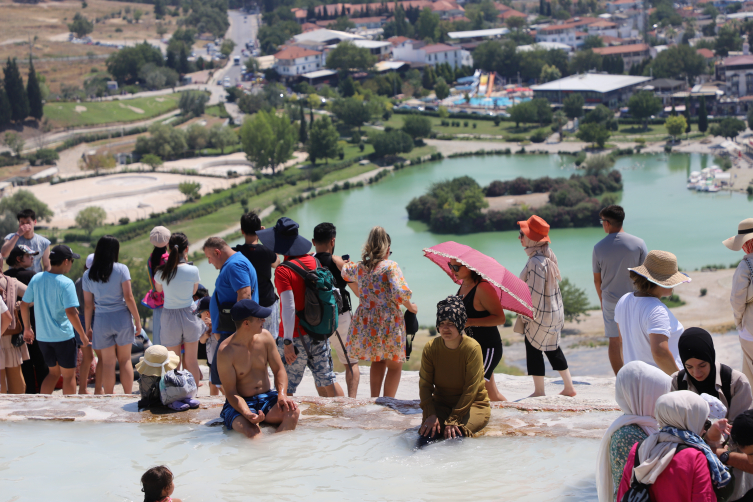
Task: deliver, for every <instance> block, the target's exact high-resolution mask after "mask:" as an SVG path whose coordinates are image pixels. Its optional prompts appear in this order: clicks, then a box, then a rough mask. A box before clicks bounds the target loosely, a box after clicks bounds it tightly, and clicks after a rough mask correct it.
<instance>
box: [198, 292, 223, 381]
mask: <svg viewBox="0 0 753 502" xmlns="http://www.w3.org/2000/svg"><path fill="white" fill-rule="evenodd" d="M209 300H210V298H209V297H208V296H206V297H204V298H201V299H200V300H199V302H198V304H197V306H196V315H197V316H199V317H200V318H201V320H202V321H204V325H205V326H206V331H204V334H203V335H201V338H199V343H205V344H206V345H207V364H208V365H209V368H210V370H211V368H212V365H213V364H216V362H215V357H216V353H217V346H218V345H219V335H217V334H216V333H212V317H211V316H210V315H209ZM223 394H224V392H223ZM209 395H210V396H219V395H220V389H219V388H218V387H217V386H216V385H214V384H213V383H211V382H210V383H209Z"/></svg>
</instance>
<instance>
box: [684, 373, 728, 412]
mask: <svg viewBox="0 0 753 502" xmlns="http://www.w3.org/2000/svg"><path fill="white" fill-rule="evenodd" d="M720 366H721V368H720V370H719V373H720V375H721V377H722V394H724V398H725V399H726V400H727V409H729V407H730V406H731V405H732V368H730V367H729V366H727V365H726V364H720ZM686 373H687V371H685V370H684V369H681V370H680V372H679V373H678V375H677V390H688V382H687V380H685V374H686Z"/></svg>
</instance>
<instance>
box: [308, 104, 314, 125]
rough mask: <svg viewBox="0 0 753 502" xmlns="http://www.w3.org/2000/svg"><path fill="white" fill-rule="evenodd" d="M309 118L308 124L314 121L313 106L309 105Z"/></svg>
mask: <svg viewBox="0 0 753 502" xmlns="http://www.w3.org/2000/svg"><path fill="white" fill-rule="evenodd" d="M309 119H311V120H309V124H313V123H314V107H313V106H310V107H309Z"/></svg>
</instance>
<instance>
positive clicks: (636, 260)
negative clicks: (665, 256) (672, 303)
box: [593, 205, 648, 375]
mask: <svg viewBox="0 0 753 502" xmlns="http://www.w3.org/2000/svg"><path fill="white" fill-rule="evenodd" d="M599 218H600V219H601V224H602V226H603V228H604V231H605V232H606V233H607V234H609V235H607V236H606V237H604V238H603V239H602V240H601V241H599V242H598V243H597V244H596V245H595V246H594V252H593V272H594V285H595V286H596V292H597V293H598V294H599V301H600V302H601V312H602V315H603V316H604V334H605V335H606V337H607V338H608V339H609V362H610V363H611V365H612V370H614V374H615V375H616V374H617V372H618V371H620V368H622V366H623V364H624V363H623V359H622V338H621V337H620V330H619V328H618V327H617V323H616V322H615V320H614V308H615V306H616V305H617V302H618V301H619V300H620V298H622V296H623V295H625V294H627V293H632V292H633V281H631V280H630V272H629V271H628V267H637V266H639V265H641V264H642V263H643V260H645V259H646V255H648V249H647V248H646V243H645V242H643V239H640V238H638V237H635V236H634V235H630V234H628V233H627V232H625V230H623V228H622V222H623V221H625V210H624V209H622V207H620V206H615V205H612V206H607V207H605V208H604V209H602V210H601V211H600V212H599Z"/></svg>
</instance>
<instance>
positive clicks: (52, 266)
mask: <svg viewBox="0 0 753 502" xmlns="http://www.w3.org/2000/svg"><path fill="white" fill-rule="evenodd" d="M600 218H601V223H602V225H603V229H604V231H605V232H606V233H607V236H606V237H605V238H604V239H603V240H601V241H600V242H598V243H597V244H596V245H595V246H594V249H593V260H592V261H593V273H594V285H595V287H596V290H597V293H598V296H599V299H600V303H601V310H602V315H603V322H604V332H605V336H606V337H607V339H608V342H609V348H608V355H609V360H610V364H611V366H612V369H613V370H614V373H615V375H616V384H615V393H616V400H617V403H618V405H619V406H620V408H621V409H622V411H623V412H624V415H623V416H621V417H620V418H619V419H617V420H616V421H615V422H614V423H613V424H612V425H611V426H610V427H609V429H608V430H607V433H606V434H605V436H604V438H603V440H602V444H601V449H600V452H599V457H598V461H597V464H598V465H597V487H598V493H599V499H600V500H601V501H602V502H603V501H614V500H622V499H623V497H627V498H630V499H631V500H632V499H635V497H636V496H639V495H640V492H641V490H643V491H644V492H647V493H649V494H650V498H651V499H652V500H662V501H665V500H667V501H675V500H677V501H689V500H692V501H696V500H699V501H700V500H709V501H711V500H717V499H719V500H730V501H734V500H742V501H744V500H753V457H752V456H749V455H751V454H753V411H751V410H750V408H751V406H752V405H753V394H751V387H750V384H749V382H750V378H751V377H753V335H752V334H751V333H753V309H752V308H751V307H750V305H751V303H753V263H751V261H752V260H753V219H748V220H744V221H743V222H741V223H740V224H739V225H738V233H737V235H735V236H734V237H732V238H730V239H728V240H726V241H724V245H725V246H727V247H728V248H729V249H731V250H733V251H740V250H743V251H744V252H745V257H744V258H743V259H742V260H741V262H740V264H739V266H738V267H737V269H736V271H735V274H734V277H733V284H732V290H731V297H730V302H731V307H732V310H733V313H734V319H735V322H736V325H737V329H738V332H739V335H740V344H741V353H742V355H743V365H742V368H741V369H742V371H738V370H736V369H733V368H731V367H730V366H728V365H726V364H724V363H723V362H721V361H718V360H717V357H716V352H715V349H714V343H713V339H712V337H711V335H710V334H709V333H708V332H706V331H705V330H703V329H701V328H697V327H690V328H687V329H686V328H685V327H684V326H683V325H682V324H681V323H680V322H679V321H678V320H677V318H676V317H675V316H674V315H673V314H672V312H671V311H670V310H669V308H667V306H666V305H665V304H664V303H663V302H662V301H661V299H662V298H664V297H667V296H670V295H672V294H673V290H674V288H675V287H677V286H680V285H682V284H684V283H688V282H690V281H691V279H690V277H688V275H687V274H685V273H683V272H680V269H679V268H678V263H677V259H676V257H675V255H674V254H672V253H670V252H666V251H660V250H653V251H650V252H649V251H648V249H647V247H646V244H645V243H644V242H643V240H641V239H640V238H638V237H635V236H633V235H630V234H628V233H626V232H625V230H624V229H623V223H624V220H625V212H624V210H623V209H622V208H621V207H620V206H616V205H611V206H607V207H605V208H604V209H603V210H602V211H601V213H600ZM18 222H19V227H18V231H17V232H16V233H13V234H10V235H8V236H6V238H5V244H4V245H3V246H2V248H0V254H2V257H3V258H4V259H5V261H6V262H7V265H8V268H7V270H6V271H5V273H3V274H0V290H1V291H2V296H1V297H0V330H1V331H2V334H3V336H2V337H1V338H0V340H1V341H2V343H0V369H1V370H2V375H1V377H0V383H1V384H2V392H4V393H5V392H8V393H23V392H27V393H36V392H40V393H47V394H49V393H52V391H53V389H54V388H55V386H56V385H59V384H60V382H62V389H63V393H64V394H73V393H75V392H76V378H77V371H78V373H79V375H78V380H79V386H78V392H79V393H81V394H85V393H88V392H89V385H88V384H89V375H90V368H91V367H94V366H95V365H94V364H93V361H95V358H96V369H95V370H93V371H92V372H93V375H94V392H95V393H96V394H111V393H113V391H114V388H115V382H116V372H119V378H120V382H121V384H122V387H123V391H124V392H125V393H126V394H130V393H131V391H132V388H133V381H134V375H133V366H132V364H131V352H132V344H133V341H134V338H135V337H137V336H138V335H139V334H140V333H141V332H142V326H141V319H140V316H139V314H138V310H137V304H136V301H137V298H135V297H134V294H133V292H132V289H131V271H130V270H129V269H128V267H127V266H125V265H124V264H122V263H120V262H119V249H120V244H119V242H118V240H117V239H116V238H115V237H113V236H110V235H106V236H103V237H102V238H100V239H99V241H98V242H97V244H96V248H95V251H94V253H92V254H91V255H89V256H88V257H87V258H86V259H85V271H84V273H83V277H81V278H80V279H79V280H78V281H77V282H76V283H74V282H73V281H72V280H70V279H69V278H68V277H66V274H68V273H69V272H70V270H71V267H72V265H73V262H74V260H78V259H80V258H81V257H80V256H79V255H78V254H76V253H75V252H73V250H71V248H70V247H68V246H66V245H64V244H60V245H56V246H54V247H51V246H50V242H49V240H47V239H45V238H44V237H42V236H40V235H38V234H36V233H35V231H34V229H35V225H36V217H35V214H34V212H33V211H31V210H24V211H22V212H20V213H19V214H18ZM240 223H241V231H242V234H243V237H244V241H245V242H244V243H243V244H241V245H239V246H236V247H235V248H232V247H231V246H230V245H228V244H227V242H225V241H224V240H223V239H221V238H218V237H211V238H209V239H207V240H206V241H205V242H204V243H203V252H204V255H205V256H206V258H207V260H208V262H209V263H210V264H211V265H212V266H214V267H215V268H216V269H218V271H219V274H218V276H217V279H216V281H215V285H214V291H213V293H212V294H211V295H209V294H208V292H207V291H206V289H205V288H203V286H201V284H200V277H199V269H198V268H197V267H195V266H194V265H193V264H192V263H190V262H189V261H188V249H189V241H188V238H187V237H186V235H185V234H183V233H180V232H176V233H171V232H170V231H169V230H168V229H167V228H165V227H155V228H154V229H153V230H152V232H151V233H150V242H151V244H152V245H153V250H152V253H151V254H150V256H149V257H148V259H147V264H146V273H148V275H149V280H150V283H151V286H152V288H151V289H150V291H149V292H148V293H147V294H146V295H145V297H144V298H143V299H142V300H140V301H141V303H142V304H143V305H145V306H147V307H149V308H150V309H152V314H153V320H152V342H153V345H152V347H151V348H149V349H147V355H145V357H144V360H143V361H142V363H140V364H142V367H145V366H143V365H144V364H146V365H148V366H150V367H151V366H154V367H156V368H157V369H156V370H155V371H157V373H160V374H161V373H162V372H163V371H165V370H166V369H167V361H168V360H169V361H174V363H171V364H170V365H169V367H178V366H182V367H183V369H185V370H186V371H188V372H190V373H191V374H192V375H193V378H194V380H195V381H196V382H197V384H199V385H201V383H200V382H201V380H202V374H201V370H200V369H199V349H200V345H204V346H205V348H204V350H205V352H206V360H207V362H208V364H209V368H210V378H209V380H210V382H209V383H210V393H211V394H213V395H216V394H219V393H220V392H222V393H223V394H224V395H225V398H226V402H225V405H224V407H223V409H222V412H221V418H222V420H223V421H224V425H225V426H226V428H227V429H228V430H235V431H238V432H240V433H242V434H244V435H245V436H247V437H249V438H251V437H254V436H257V435H258V434H259V433H260V432H261V429H260V427H259V426H260V424H261V423H263V422H264V423H268V424H271V425H275V426H276V427H277V430H278V431H287V430H292V429H295V427H296V425H297V422H298V418H299V413H300V412H299V409H298V406H297V404H296V402H295V401H294V400H293V399H291V396H293V395H294V394H295V393H296V391H297V389H298V387H299V385H300V383H301V381H302V379H303V376H304V371H305V369H306V368H309V370H310V371H311V373H312V375H313V378H314V383H315V385H316V389H317V392H318V393H319V395H320V396H323V397H335V396H344V395H345V392H344V390H343V388H342V387H341V385H340V383H338V381H337V376H336V374H335V371H334V367H333V361H332V351H334V352H335V354H336V356H337V358H338V359H339V361H340V362H341V363H342V364H343V365H344V366H345V368H346V372H345V384H346V387H347V395H348V396H349V397H351V398H355V397H357V396H358V385H359V381H360V369H359V366H358V362H359V361H369V362H370V368H369V372H370V375H369V376H370V394H371V397H379V396H384V397H395V396H396V395H397V392H398V387H399V385H400V381H401V372H402V367H403V363H404V362H405V360H406V356H407V354H408V353H409V350H410V349H409V347H408V345H409V342H408V337H407V335H406V333H407V331H408V329H407V327H406V324H408V323H409V321H408V317H409V316H411V315H415V314H416V313H417V310H418V307H417V305H416V304H415V303H414V302H413V301H412V292H411V290H410V288H409V286H408V284H407V282H406V280H405V278H404V276H403V274H402V271H401V269H400V267H399V265H398V264H397V263H396V262H395V261H393V260H391V259H390V257H391V255H392V249H391V247H392V241H391V239H390V236H389V234H388V233H387V231H386V230H385V229H384V228H382V227H374V228H372V229H371V230H370V231H369V233H368V236H367V238H366V241H365V243H364V246H363V250H362V253H361V256H360V259H359V260H351V259H350V257H349V256H347V255H345V256H339V255H336V254H335V247H336V240H337V232H336V228H335V226H334V225H333V224H332V223H326V222H325V223H321V224H319V225H317V226H316V227H315V228H314V229H313V234H312V236H311V238H308V237H306V236H304V235H301V233H300V229H299V226H298V224H297V223H296V222H295V221H293V220H291V219H290V218H286V217H282V218H280V219H279V220H278V221H277V222H276V224H275V226H274V227H273V228H265V227H263V226H262V225H261V221H260V218H259V217H258V215H256V214H254V213H247V214H244V215H243V216H242V217H241V222H240ZM518 224H519V226H520V233H519V240H520V243H521V246H522V247H523V248H524V251H525V253H526V255H527V256H528V261H527V263H526V265H525V267H524V269H523V271H522V272H521V274H520V280H522V281H523V282H524V283H525V284H526V285H527V286H528V289H529V292H530V295H531V308H532V312H533V315H532V316H525V315H518V316H517V319H516V322H515V324H514V331H515V332H516V333H520V334H522V335H524V343H525V348H526V362H527V369H528V374H529V375H530V376H531V377H532V378H533V384H534V385H533V387H534V392H533V393H532V394H531V396H532V397H536V396H543V395H544V394H545V386H544V382H545V381H544V376H545V371H546V368H545V364H544V356H545V355H546V358H547V359H548V360H549V363H550V365H551V367H552V370H554V371H557V372H559V373H560V375H561V377H562V382H563V387H564V388H563V390H562V392H561V394H562V395H565V396H575V395H576V391H575V388H574V385H573V381H572V378H571V375H570V371H569V369H568V364H567V359H566V357H565V354H564V353H563V351H562V348H561V347H560V337H561V333H562V328H563V326H564V319H565V314H564V305H563V300H562V292H561V291H560V287H559V283H560V281H561V279H562V278H561V275H560V271H559V264H558V261H557V257H556V255H555V254H554V252H553V250H552V249H551V247H550V246H551V239H550V237H549V225H548V224H547V223H546V221H544V220H543V219H542V218H540V217H539V216H532V217H531V218H529V219H528V220H526V221H520V222H518ZM312 248H313V252H312ZM447 265H448V267H449V268H450V270H451V271H452V276H453V278H454V279H455V280H456V282H457V283H458V284H459V285H460V286H459V289H458V290H457V291H456V292H455V294H454V295H453V294H451V295H450V296H447V298H446V299H444V300H442V301H440V302H439V303H438V304H437V312H436V328H437V332H438V335H439V336H438V337H436V338H433V339H431V340H429V342H428V343H427V344H426V345H425V347H424V349H423V353H422V357H421V367H420V374H419V376H420V383H419V394H420V404H421V408H422V410H423V420H422V424H421V426H420V427H419V431H418V434H419V445H424V444H428V443H430V442H433V441H436V440H440V439H452V438H456V437H473V436H474V435H476V434H477V433H478V432H479V431H481V430H482V429H483V428H484V427H485V426H486V425H487V423H488V421H489V419H490V416H491V408H490V401H505V400H506V398H505V396H504V395H503V393H502V392H501V391H500V389H499V388H498V387H497V384H496V382H495V380H494V370H495V368H496V366H497V365H498V364H499V362H500V360H501V358H502V350H503V349H502V342H501V338H500V333H499V330H498V328H497V327H498V326H499V325H502V324H504V323H505V310H504V309H503V308H502V305H501V300H500V296H499V291H498V290H497V289H495V288H497V287H498V286H496V285H495V284H494V283H493V281H490V280H487V278H485V276H484V275H483V273H482V272H481V271H480V270H476V269H474V268H473V267H472V266H470V265H469V264H467V263H465V262H463V261H460V260H458V259H456V258H452V257H451V258H448V263H447ZM142 273H143V272H142ZM319 291H327V292H328V294H329V293H331V296H330V297H328V298H330V300H331V302H330V303H327V302H328V301H329V300H327V298H324V297H322V296H318V295H319ZM351 292H352V293H353V294H354V295H355V296H356V297H357V298H358V306H357V307H355V308H354V302H353V301H352V299H351ZM448 293H449V291H448ZM502 294H504V293H502ZM330 307H331V308H330ZM403 309H405V310H403ZM312 312H313V314H312ZM312 315H314V316H315V317H316V321H314V320H312V319H313V318H312V317H311V316H312ZM328 326H329V328H330V329H328V328H327V327H328ZM152 350H153V351H154V354H157V352H159V354H162V355H161V356H160V357H162V359H164V362H154V360H153V358H151V359H150V357H149V352H150V351H152ZM160 351H161V352H160ZM154 354H153V355H154ZM152 369H153V368H152ZM269 370H271V374H272V380H273V382H274V386H273V385H272V382H271V381H270V376H269ZM156 377H159V375H156ZM155 469H157V470H156V471H155V470H154V469H153V470H150V472H148V473H147V474H145V475H144V476H145V477H144V478H143V479H142V482H144V486H145V490H147V485H148V486H150V487H153V486H157V485H159V486H160V487H161V488H160V491H159V493H160V494H164V493H167V492H168V491H169V492H171V490H172V475H171V473H169V470H165V469H166V468H155ZM160 469H162V470H160ZM152 471H154V472H152ZM168 478H169V479H168ZM163 485H164V486H163ZM148 490H149V491H153V488H148ZM169 495H170V493H167V495H164V496H163V497H162V498H163V499H164V498H165V496H167V497H168V498H169ZM636 500H638V499H636Z"/></svg>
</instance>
